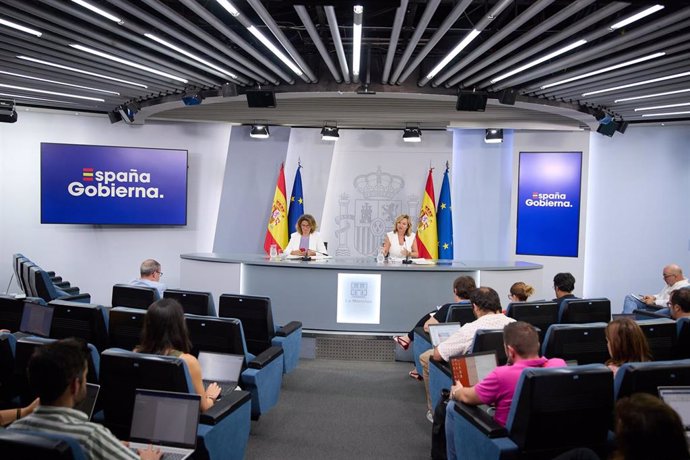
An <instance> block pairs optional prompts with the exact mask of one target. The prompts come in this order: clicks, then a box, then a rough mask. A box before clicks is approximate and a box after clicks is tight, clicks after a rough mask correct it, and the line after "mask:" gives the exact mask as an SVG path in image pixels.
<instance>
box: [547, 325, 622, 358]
mask: <svg viewBox="0 0 690 460" xmlns="http://www.w3.org/2000/svg"><path fill="white" fill-rule="evenodd" d="M605 330H606V323H588V324H552V325H551V326H549V328H548V329H547V331H546V335H545V336H544V343H543V344H542V346H541V354H542V356H545V357H547V358H561V359H564V360H565V361H577V364H580V365H582V364H594V363H604V362H606V360H607V359H609V351H608V348H607V346H606V333H605Z"/></svg>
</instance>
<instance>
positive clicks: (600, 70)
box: [539, 51, 666, 89]
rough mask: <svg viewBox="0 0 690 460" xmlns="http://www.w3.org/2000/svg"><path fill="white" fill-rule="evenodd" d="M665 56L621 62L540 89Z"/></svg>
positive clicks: (651, 56)
mask: <svg viewBox="0 0 690 460" xmlns="http://www.w3.org/2000/svg"><path fill="white" fill-rule="evenodd" d="M665 55H666V53H664V52H663V51H662V52H659V53H654V54H650V55H648V56H643V57H641V58H637V59H633V60H631V61H625V62H621V63H620V64H616V65H612V66H609V67H604V68H603V69H599V70H593V71H591V72H587V73H583V74H581V75H576V76H574V77H570V78H566V79H565V80H559V81H555V82H553V83H547V84H546V85H542V86H540V87H539V89H546V88H551V87H554V86H558V85H564V84H566V83H570V82H571V81H577V80H581V79H583V78H588V77H592V76H594V75H599V74H601V73H605V72H610V71H612V70H616V69H620V68H622V67H627V66H629V65H635V64H639V63H640V62H644V61H649V60H650V59H656V58H658V57H661V56H665Z"/></svg>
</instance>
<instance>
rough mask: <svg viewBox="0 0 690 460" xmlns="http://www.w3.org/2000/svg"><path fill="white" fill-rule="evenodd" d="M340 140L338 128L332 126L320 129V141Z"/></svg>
mask: <svg viewBox="0 0 690 460" xmlns="http://www.w3.org/2000/svg"><path fill="white" fill-rule="evenodd" d="M338 139H340V133H339V132H338V128H337V127H334V126H324V127H323V128H322V129H321V140H322V141H337V140H338Z"/></svg>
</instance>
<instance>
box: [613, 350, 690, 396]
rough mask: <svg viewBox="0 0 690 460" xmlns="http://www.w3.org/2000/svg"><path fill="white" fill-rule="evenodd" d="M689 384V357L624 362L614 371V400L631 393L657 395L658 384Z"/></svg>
mask: <svg viewBox="0 0 690 460" xmlns="http://www.w3.org/2000/svg"><path fill="white" fill-rule="evenodd" d="M680 385H684V386H685V385H690V359H681V360H675V361H652V362H646V363H625V364H623V365H622V366H621V367H620V368H619V369H618V372H616V379H615V381H614V396H615V398H616V400H618V399H620V398H623V397H625V396H630V395H632V394H633V393H649V394H651V395H654V396H658V395H659V393H658V391H657V388H658V387H660V386H680Z"/></svg>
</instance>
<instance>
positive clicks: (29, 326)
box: [19, 302, 54, 337]
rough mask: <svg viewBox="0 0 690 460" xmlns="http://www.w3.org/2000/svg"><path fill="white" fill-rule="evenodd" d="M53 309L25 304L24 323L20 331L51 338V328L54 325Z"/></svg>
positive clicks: (34, 304) (29, 303) (20, 326)
mask: <svg viewBox="0 0 690 460" xmlns="http://www.w3.org/2000/svg"><path fill="white" fill-rule="evenodd" d="M53 310H54V308H53V307H50V306H46V305H40V304H37V303H31V302H24V310H23V311H22V322H21V323H20V325H19V330H20V331H21V332H25V333H27V334H34V335H38V336H40V337H48V336H50V326H51V324H53Z"/></svg>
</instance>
